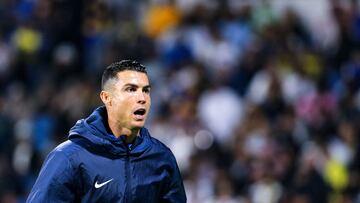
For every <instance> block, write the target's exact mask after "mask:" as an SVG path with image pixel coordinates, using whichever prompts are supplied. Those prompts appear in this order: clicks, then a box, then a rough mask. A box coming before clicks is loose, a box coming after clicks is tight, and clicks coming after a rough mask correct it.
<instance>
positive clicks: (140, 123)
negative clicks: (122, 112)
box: [132, 121, 145, 129]
mask: <svg viewBox="0 0 360 203" xmlns="http://www.w3.org/2000/svg"><path fill="white" fill-rule="evenodd" d="M144 125H145V122H143V121H141V122H134V123H133V124H132V128H133V129H136V128H142V127H144Z"/></svg>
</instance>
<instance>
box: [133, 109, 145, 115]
mask: <svg viewBox="0 0 360 203" xmlns="http://www.w3.org/2000/svg"><path fill="white" fill-rule="evenodd" d="M145 113H146V110H145V109H143V108H141V109H138V110H136V111H135V112H134V114H135V115H139V116H143V115H145Z"/></svg>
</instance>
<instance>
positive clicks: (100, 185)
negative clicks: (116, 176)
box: [95, 178, 113, 189]
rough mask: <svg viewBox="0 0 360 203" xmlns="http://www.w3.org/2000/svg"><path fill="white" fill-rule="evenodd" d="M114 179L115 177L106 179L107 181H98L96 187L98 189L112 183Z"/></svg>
mask: <svg viewBox="0 0 360 203" xmlns="http://www.w3.org/2000/svg"><path fill="white" fill-rule="evenodd" d="M112 180H113V178H112V179H110V180H108V181H106V182H103V183H100V184H99V183H98V182H97V181H96V182H95V188H96V189H97V188H101V187H102V186H104V185H106V184H108V183H110V182H111V181H112Z"/></svg>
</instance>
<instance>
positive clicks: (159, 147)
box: [150, 137, 174, 156]
mask: <svg viewBox="0 0 360 203" xmlns="http://www.w3.org/2000/svg"><path fill="white" fill-rule="evenodd" d="M150 139H151V142H152V143H153V147H154V148H155V150H156V151H160V152H165V154H167V155H171V156H174V155H173V153H172V151H171V149H170V148H169V147H168V146H166V145H165V144H164V143H163V142H161V141H160V140H158V139H157V138H154V137H151V138H150Z"/></svg>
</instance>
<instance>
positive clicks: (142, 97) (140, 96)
mask: <svg viewBox="0 0 360 203" xmlns="http://www.w3.org/2000/svg"><path fill="white" fill-rule="evenodd" d="M137 102H138V103H139V104H145V103H146V96H145V94H144V93H143V92H139V94H138V101H137Z"/></svg>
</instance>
